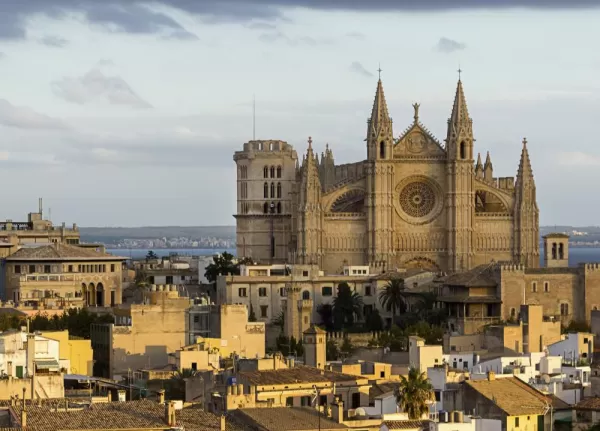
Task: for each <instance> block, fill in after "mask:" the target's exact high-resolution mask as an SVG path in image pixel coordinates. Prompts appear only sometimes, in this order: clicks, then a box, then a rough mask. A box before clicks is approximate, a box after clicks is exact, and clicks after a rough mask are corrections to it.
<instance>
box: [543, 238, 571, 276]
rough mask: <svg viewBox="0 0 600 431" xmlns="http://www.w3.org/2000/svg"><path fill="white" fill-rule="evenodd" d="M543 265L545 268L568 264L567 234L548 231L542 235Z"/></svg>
mask: <svg viewBox="0 0 600 431" xmlns="http://www.w3.org/2000/svg"><path fill="white" fill-rule="evenodd" d="M544 266H545V267H546V268H566V267H568V266H569V235H567V234H564V233H549V234H548V235H546V236H544Z"/></svg>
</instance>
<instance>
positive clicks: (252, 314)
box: [248, 303, 256, 322]
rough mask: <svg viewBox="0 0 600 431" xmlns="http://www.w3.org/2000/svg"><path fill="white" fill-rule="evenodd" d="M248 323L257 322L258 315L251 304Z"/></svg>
mask: <svg viewBox="0 0 600 431" xmlns="http://www.w3.org/2000/svg"><path fill="white" fill-rule="evenodd" d="M248 322H256V314H255V313H254V306H253V305H252V303H250V314H249V315H248Z"/></svg>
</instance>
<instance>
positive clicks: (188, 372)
mask: <svg viewBox="0 0 600 431" xmlns="http://www.w3.org/2000/svg"><path fill="white" fill-rule="evenodd" d="M196 375H198V372H197V371H196V370H192V369H191V368H184V369H182V370H181V371H177V372H176V373H175V374H173V375H172V376H171V378H170V379H169V384H168V386H169V391H168V394H167V395H168V398H169V399H171V400H185V381H186V380H187V379H189V378H192V377H196Z"/></svg>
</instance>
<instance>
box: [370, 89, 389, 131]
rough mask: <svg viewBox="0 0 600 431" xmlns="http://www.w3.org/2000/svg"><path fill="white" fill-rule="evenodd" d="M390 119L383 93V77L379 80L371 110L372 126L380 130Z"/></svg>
mask: <svg viewBox="0 0 600 431" xmlns="http://www.w3.org/2000/svg"><path fill="white" fill-rule="evenodd" d="M389 121H390V114H389V113H388V108H387V103H386V101H385V95H384V94H383V84H382V83H381V79H380V80H379V81H377V90H376V92H375V100H374V101H373V110H372V111H371V127H372V128H373V129H374V130H379V129H380V127H381V126H382V125H383V124H384V123H388V122H389Z"/></svg>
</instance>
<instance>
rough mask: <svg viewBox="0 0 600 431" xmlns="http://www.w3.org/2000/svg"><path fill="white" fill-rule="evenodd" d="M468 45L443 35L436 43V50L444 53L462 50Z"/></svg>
mask: <svg viewBox="0 0 600 431" xmlns="http://www.w3.org/2000/svg"><path fill="white" fill-rule="evenodd" d="M466 47H467V45H466V44H464V43H462V42H457V41H456V40H452V39H448V38H447V37H441V38H440V40H438V43H437V44H436V45H435V50H436V51H438V52H443V53H451V52H455V51H462V50H463V49H465V48H466Z"/></svg>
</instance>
